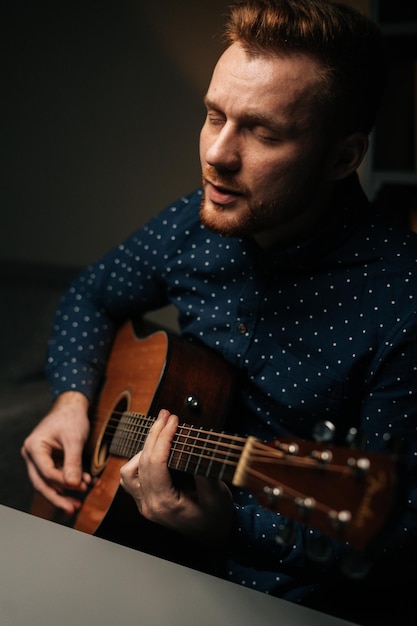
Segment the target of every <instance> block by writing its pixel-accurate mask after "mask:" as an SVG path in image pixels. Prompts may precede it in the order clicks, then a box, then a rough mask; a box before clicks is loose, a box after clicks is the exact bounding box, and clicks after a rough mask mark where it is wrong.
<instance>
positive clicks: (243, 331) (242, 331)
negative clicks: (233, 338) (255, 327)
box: [237, 323, 248, 335]
mask: <svg viewBox="0 0 417 626" xmlns="http://www.w3.org/2000/svg"><path fill="white" fill-rule="evenodd" d="M237 329H238V331H239V332H240V334H241V335H246V333H247V332H248V327H247V326H246V324H243V323H241V324H239V325H238V327H237Z"/></svg>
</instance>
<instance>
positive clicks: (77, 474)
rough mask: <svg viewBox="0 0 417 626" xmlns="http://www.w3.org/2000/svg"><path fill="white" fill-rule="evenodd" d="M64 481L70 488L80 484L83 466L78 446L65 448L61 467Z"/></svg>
mask: <svg viewBox="0 0 417 626" xmlns="http://www.w3.org/2000/svg"><path fill="white" fill-rule="evenodd" d="M62 473H63V477H64V481H65V483H66V485H67V487H69V488H70V489H75V488H77V487H80V486H81V482H82V477H83V468H82V462H81V451H80V450H78V448H70V449H67V451H66V453H65V457H64V466H63V468H62Z"/></svg>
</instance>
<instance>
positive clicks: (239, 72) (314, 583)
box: [22, 0, 417, 623]
mask: <svg viewBox="0 0 417 626" xmlns="http://www.w3.org/2000/svg"><path fill="white" fill-rule="evenodd" d="M226 33H227V37H228V47H227V48H226V50H225V52H224V54H223V55H222V56H221V58H220V60H219V61H218V64H217V66H216V68H215V70H214V73H213V77H212V80H211V83H210V86H209V88H208V92H207V95H206V98H205V105H206V109H207V117H206V121H205V123H204V126H203V129H202V132H201V140H200V158H201V166H202V176H203V188H202V190H199V191H197V192H194V193H192V194H190V195H188V196H186V197H184V198H182V199H181V200H179V201H178V202H175V203H174V204H172V205H171V206H170V207H168V209H166V210H165V211H164V212H162V213H161V214H160V215H159V216H157V217H155V218H154V219H153V220H151V222H150V223H149V224H148V225H147V226H145V227H144V228H143V229H141V230H140V231H138V232H137V233H135V234H133V235H132V236H131V237H130V238H129V239H128V240H127V241H126V242H124V243H123V244H122V245H120V246H119V247H118V248H117V249H115V250H113V251H111V252H110V253H109V254H108V255H106V257H104V258H103V259H102V260H100V261H98V262H97V263H96V264H94V265H93V266H91V267H90V268H88V269H87V270H86V272H85V273H83V274H82V275H81V276H80V277H79V278H78V279H77V280H76V281H75V282H74V283H73V285H72V286H71V287H70V289H69V290H68V292H67V294H65V296H64V298H63V301H62V303H61V305H60V308H59V310H58V311H57V316H56V321H55V327H54V333H53V337H52V339H51V345H50V356H49V361H48V371H49V375H50V379H51V381H52V386H53V389H54V393H55V395H56V396H57V397H56V400H55V402H54V404H53V406H52V408H51V410H50V412H49V414H48V415H47V416H46V417H45V418H44V420H43V421H41V423H40V424H39V425H38V427H37V428H36V429H35V430H34V431H33V433H32V434H31V435H30V436H29V437H28V439H27V440H26V441H25V443H24V446H23V451H22V453H23V456H24V458H25V460H26V463H27V466H28V472H29V476H30V478H31V480H32V482H33V485H34V487H35V488H36V489H38V490H39V491H40V492H41V493H43V495H44V496H46V498H48V499H49V500H50V501H51V502H52V503H53V504H54V505H55V506H57V507H60V508H62V509H63V510H65V511H66V512H68V513H73V512H74V511H76V510H78V509H79V508H80V506H81V498H77V497H76V495H74V493H76V492H77V491H78V492H80V493H83V492H85V491H86V490H87V489H88V487H89V484H90V482H91V477H90V475H89V474H88V473H85V472H83V470H82V466H81V455H82V450H83V447H84V444H85V442H86V439H87V436H88V432H89V420H88V408H89V405H90V403H91V401H92V399H93V398H94V394H95V392H96V390H97V388H98V385H99V382H100V378H101V375H102V372H103V368H104V366H105V362H106V358H107V355H108V351H109V346H110V345H111V341H112V338H113V336H114V332H115V330H116V329H117V328H118V325H119V324H120V323H121V322H122V321H123V320H125V319H127V318H129V317H133V316H137V315H139V314H142V313H144V312H146V311H149V310H152V309H156V308H159V307H161V306H163V305H165V304H167V303H169V302H171V303H173V304H175V305H176V306H177V308H178V312H179V318H178V319H179V325H180V329H181V333H182V334H183V335H184V336H185V337H187V338H189V339H191V340H198V341H199V342H202V343H203V344H205V345H207V346H208V347H210V348H213V349H214V350H216V351H217V352H218V353H220V354H221V355H222V356H223V358H224V359H225V360H226V361H228V362H229V363H230V364H232V366H234V367H235V368H236V370H237V371H238V372H239V379H238V389H237V396H236V405H235V411H234V413H235V418H236V419H235V421H237V423H238V429H239V432H240V433H241V434H242V435H244V436H247V435H254V436H256V437H257V438H259V439H262V440H270V439H272V438H277V437H280V436H283V435H285V434H288V433H291V434H292V435H294V436H297V437H301V438H305V439H311V438H312V436H313V433H314V429H315V426H316V425H317V423H318V422H322V421H323V420H327V422H330V423H331V424H332V425H333V426H334V427H335V443H339V444H342V445H343V444H344V443H345V441H346V436H347V433H348V432H349V429H350V428H351V427H355V428H356V429H357V430H358V431H359V432H361V433H362V434H363V438H364V440H366V445H367V446H368V447H369V448H370V449H372V450H376V451H380V450H383V449H384V447H385V440H386V437H385V435H386V433H388V435H390V436H391V437H393V438H394V437H398V438H399V439H401V440H406V441H407V443H408V448H407V450H406V451H405V452H404V453H403V455H402V457H401V459H402V462H403V464H404V466H405V472H404V474H403V477H402V483H401V485H402V488H403V491H404V494H403V497H402V499H401V506H400V507H399V508H398V515H397V516H396V519H395V523H394V524H393V526H392V527H390V530H389V531H386V532H385V534H384V536H383V537H382V539H380V541H379V543H378V545H377V547H376V549H375V550H374V551H373V553H372V560H371V563H370V566H369V571H368V572H366V573H367V575H366V576H365V578H364V579H361V580H360V581H359V582H358V581H357V580H350V579H348V578H346V577H345V576H344V575H343V574H342V573H341V569H342V568H343V563H344V562H345V561H346V557H349V556H352V551H351V549H350V547H349V546H347V545H344V544H343V542H337V541H333V542H331V543H330V546H331V550H330V552H328V553H327V554H326V559H321V560H319V561H318V562H317V561H315V560H314V559H311V558H310V556H309V554H310V552H311V550H310V549H309V547H308V546H309V544H310V543H311V540H312V539H314V538H315V537H316V533H315V531H313V530H312V529H310V528H309V527H308V525H306V524H301V523H298V524H295V525H294V526H293V531H294V534H293V535H291V540H290V541H288V542H285V541H277V535H278V534H279V532H278V529H279V528H280V527H281V528H282V527H284V529H285V528H289V527H290V521H289V520H288V519H287V518H286V517H285V516H281V515H279V514H276V513H274V512H272V511H269V510H266V509H264V508H261V507H260V506H259V505H258V504H257V501H256V499H255V498H254V497H253V496H252V495H251V494H248V493H247V492H245V491H244V490H239V489H237V488H235V489H234V490H233V492H232V491H231V490H229V487H227V486H226V485H225V484H224V483H222V482H213V481H210V480H208V479H205V478H202V477H196V478H195V480H194V484H193V488H192V489H189V488H182V487H178V485H177V484H176V483H175V484H174V483H173V481H172V477H171V474H170V472H169V471H168V469H167V461H168V456H169V453H170V448H171V442H172V439H173V437H174V433H175V431H176V428H177V425H178V418H177V416H175V415H171V414H170V413H169V408H170V407H167V409H168V410H164V411H161V413H160V414H159V417H158V419H157V420H156V422H155V424H154V426H153V427H152V429H151V431H150V433H149V436H148V437H147V440H146V442H145V445H144V447H143V451H142V452H140V453H139V454H138V455H136V456H134V457H133V458H132V459H131V460H130V461H129V462H128V463H127V464H126V465H125V466H124V468H123V469H122V471H121V484H122V486H123V487H124V488H125V490H126V491H127V492H128V493H130V494H131V496H132V497H133V499H134V501H135V502H136V504H137V508H138V509H139V511H140V513H141V514H142V516H143V517H144V518H146V519H147V520H149V521H150V522H152V523H154V522H155V523H156V524H157V525H159V526H161V527H164V528H167V529H170V530H171V531H173V532H174V533H176V536H178V537H179V536H182V537H185V538H186V544H185V545H187V542H195V543H193V545H197V546H199V549H200V550H201V551H203V550H204V549H207V548H208V550H209V551H210V550H211V549H212V547H213V546H215V548H216V554H217V556H218V557H219V560H220V561H222V563H223V564H224V565H225V566H226V568H227V569H226V573H225V576H226V577H227V578H229V579H230V580H233V581H235V582H238V583H241V584H245V585H248V586H250V587H253V588H255V589H258V590H260V591H264V592H266V593H271V594H275V595H278V596H281V597H283V598H286V599H289V600H292V601H295V602H300V603H303V604H306V605H309V606H313V607H317V608H320V609H322V610H325V611H329V612H334V613H340V614H342V615H344V616H345V617H350V618H352V619H355V620H359V619H361V620H365V621H364V623H365V622H366V616H367V615H368V614H369V615H371V613H370V611H371V608H372V609H374V610H375V609H377V610H378V609H380V610H381V614H382V615H385V611H386V610H388V609H387V607H386V606H385V604H384V603H383V600H384V598H383V595H384V594H381V593H380V591H378V590H379V589H380V586H381V585H384V584H389V585H390V594H392V593H393V588H392V585H393V580H395V582H398V584H399V585H400V583H402V574H401V573H402V572H404V571H405V570H404V567H406V563H407V562H408V561H407V559H408V560H409V559H411V554H412V552H413V550H414V551H415V545H416V533H417V522H416V505H417V496H416V485H415V463H416V461H415V459H416V456H417V445H416V425H417V403H416V398H415V394H416V390H417V377H416V364H417V347H416V346H417V343H416V336H417V321H416V305H415V293H416V283H417V268H416V259H417V242H416V237H415V236H414V235H413V234H412V233H411V232H408V231H407V230H404V229H403V228H402V227H401V226H399V225H398V224H396V223H395V222H394V221H393V222H392V223H391V222H388V221H387V220H386V219H385V218H382V217H380V216H379V215H378V214H377V213H376V212H375V211H374V209H373V207H372V206H371V205H370V204H369V203H368V201H367V199H366V197H365V196H364V194H363V192H362V190H361V188H360V185H359V182H358V178H357V175H356V170H357V168H358V166H359V165H360V163H361V161H362V159H363V157H364V154H365V153H366V150H367V146H368V139H367V138H368V134H369V132H370V130H371V129H372V126H373V123H374V120H375V116H376V113H377V109H378V105H379V102H380V99H381V94H382V91H383V86H384V76H385V68H384V63H383V53H382V44H381V41H380V36H379V33H378V31H377V29H376V27H374V26H373V25H372V24H371V23H370V22H368V21H367V20H366V19H365V18H363V17H361V16H360V15H359V14H357V13H356V12H354V11H352V10H350V9H348V8H346V7H343V6H342V5H338V4H333V3H330V2H327V1H324V0H270V1H269V2H268V1H264V0H249V1H247V2H242V3H238V4H236V5H235V6H233V7H232V8H231V12H230V17H229V20H228V23H227V26H226ZM57 452H60V453H61V454H62V455H63V458H64V461H63V464H62V466H61V465H59V464H57V463H56V462H55V459H56V453H57ZM122 523H123V522H122ZM375 598H377V599H378V605H374V603H375ZM363 602H365V609H364V611H365V613H364V615H361V613H360V611H361V610H362V609H361V607H362V603H363ZM397 602H398V599H397V598H396V599H395V601H394V603H393V604H394V607H395V610H397V608H398V605H397ZM382 605H383V606H382ZM378 615H379V614H378ZM372 619H375V611H374V613H372ZM372 623H374V622H372Z"/></svg>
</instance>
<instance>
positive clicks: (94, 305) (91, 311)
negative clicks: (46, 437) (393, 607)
mask: <svg viewBox="0 0 417 626" xmlns="http://www.w3.org/2000/svg"><path fill="white" fill-rule="evenodd" d="M186 205H187V199H186V198H184V199H183V200H182V201H178V203H175V204H174V205H172V206H170V207H169V208H167V209H166V210H165V211H162V213H160V214H159V215H157V216H156V217H154V218H153V219H151V220H150V222H149V223H148V224H147V225H145V226H144V227H143V228H141V229H140V230H138V231H136V232H135V233H134V234H132V235H131V236H130V237H129V238H127V239H126V241H124V243H122V244H121V245H119V246H117V247H116V248H114V249H113V250H111V251H110V252H109V253H108V254H106V255H105V256H104V257H103V258H102V259H100V260H99V261H97V262H95V263H93V264H92V265H90V266H89V267H88V268H87V269H86V270H85V271H84V272H83V273H82V274H80V275H79V276H78V277H77V278H76V279H75V281H74V282H73V283H72V284H71V285H70V287H69V289H68V290H67V291H66V293H65V294H64V295H63V297H62V299H61V302H60V304H59V307H58V309H57V311H56V315H55V320H54V324H53V330H52V333H51V338H50V341H49V351H48V361H47V367H46V373H47V376H48V378H49V380H50V383H51V387H52V392H53V394H54V396H57V395H59V394H61V393H63V392H64V391H68V390H75V391H81V392H82V393H84V394H85V395H86V396H87V398H88V399H89V400H90V401H91V400H92V399H93V398H94V395H95V392H96V390H97V388H98V385H99V383H100V380H101V376H102V374H103V371H104V368H105V364H106V360H107V357H108V354H109V351H110V348H111V345H112V341H113V337H114V333H115V331H116V329H117V327H118V325H119V324H120V323H122V322H123V321H124V320H126V319H128V318H135V317H139V316H141V315H142V314H144V313H145V312H147V311H150V310H156V309H158V308H161V307H162V306H165V305H166V304H168V295H167V289H166V283H165V281H164V272H165V267H166V263H167V259H168V258H169V256H170V255H173V254H175V251H176V247H175V246H176V245H178V243H177V242H178V238H177V240H176V242H175V246H174V244H173V243H172V239H173V238H172V237H171V236H170V235H171V233H172V231H173V229H174V230H175V231H176V232H177V231H178V232H180V231H181V228H180V226H178V220H182V219H183V217H182V215H183V210H182V209H184V208H185V207H186Z"/></svg>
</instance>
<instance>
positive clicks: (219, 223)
mask: <svg viewBox="0 0 417 626" xmlns="http://www.w3.org/2000/svg"><path fill="white" fill-rule="evenodd" d="M206 177H207V178H208V179H209V180H210V181H211V182H212V183H214V184H215V185H216V186H218V187H220V188H222V187H223V188H225V189H230V190H233V191H234V192H236V194H237V198H236V204H237V205H238V208H233V207H232V208H229V207H224V206H222V205H221V204H215V203H213V202H211V201H209V200H207V199H206V197H205V194H204V192H203V197H202V200H201V204H200V220H201V222H202V224H203V225H204V226H205V227H206V228H208V229H209V230H211V231H212V232H215V233H216V234H218V235H222V236H224V237H254V236H256V235H258V234H260V233H265V232H268V231H271V230H279V229H280V227H282V229H283V235H284V237H285V234H284V233H285V231H286V227H287V226H288V224H290V223H291V222H293V221H294V220H295V221H296V220H297V218H298V217H300V216H302V214H303V213H306V212H308V211H309V209H311V207H312V205H314V198H318V197H320V195H321V194H320V183H319V182H318V181H319V180H320V178H319V177H318V175H317V171H316V170H315V171H314V172H311V175H310V176H308V177H307V178H306V179H305V180H304V181H302V183H301V184H297V187H296V188H286V189H285V190H282V191H281V192H280V194H279V197H277V198H274V199H273V200H266V199H265V200H263V201H254V199H253V196H252V194H251V192H250V190H249V189H248V188H247V187H245V186H243V185H241V184H240V183H239V182H238V181H236V180H235V179H234V177H233V176H232V175H231V176H228V175H222V176H219V175H218V174H217V173H216V171H215V170H214V169H213V168H211V167H207V168H206V169H205V171H204V172H203V189H204V184H205V179H206Z"/></svg>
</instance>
